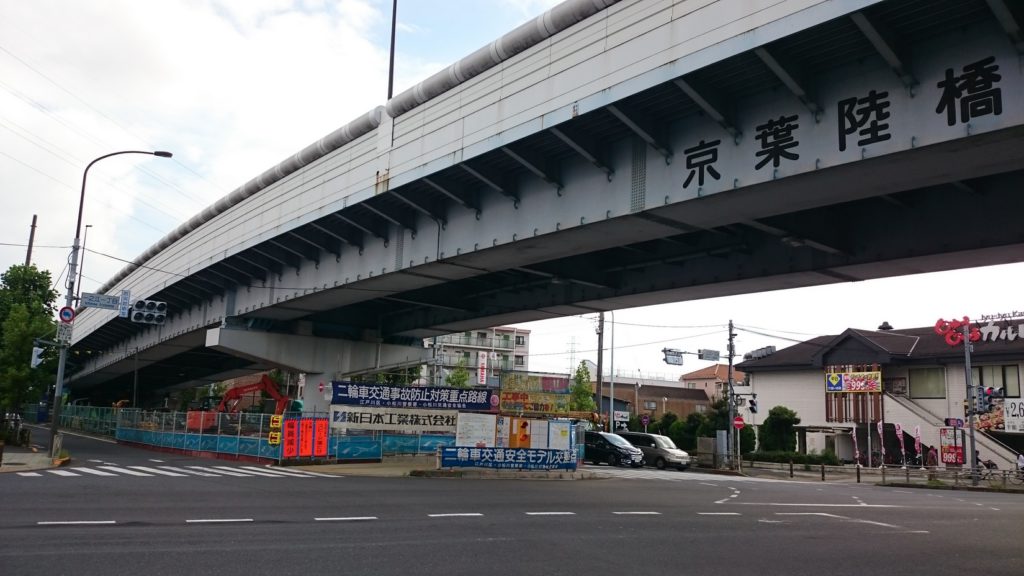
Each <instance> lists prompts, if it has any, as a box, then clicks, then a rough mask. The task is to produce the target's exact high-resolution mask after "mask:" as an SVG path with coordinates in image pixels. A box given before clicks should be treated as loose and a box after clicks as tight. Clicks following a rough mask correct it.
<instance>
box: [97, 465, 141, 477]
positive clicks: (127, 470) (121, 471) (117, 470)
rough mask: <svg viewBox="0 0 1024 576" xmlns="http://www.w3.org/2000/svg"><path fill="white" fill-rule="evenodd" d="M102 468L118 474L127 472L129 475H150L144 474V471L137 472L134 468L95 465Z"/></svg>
mask: <svg viewBox="0 0 1024 576" xmlns="http://www.w3.org/2000/svg"><path fill="white" fill-rule="evenodd" d="M97 468H102V469H104V470H110V471H111V472H117V473H119V474H128V475H129V476H152V474H146V473H145V472H138V471H136V470H129V469H127V468H120V467H117V466H97Z"/></svg>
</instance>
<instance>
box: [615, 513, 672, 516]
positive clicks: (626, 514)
mask: <svg viewBox="0 0 1024 576" xmlns="http://www.w3.org/2000/svg"><path fill="white" fill-rule="evenodd" d="M612 514H618V515H619V516H661V512H612Z"/></svg>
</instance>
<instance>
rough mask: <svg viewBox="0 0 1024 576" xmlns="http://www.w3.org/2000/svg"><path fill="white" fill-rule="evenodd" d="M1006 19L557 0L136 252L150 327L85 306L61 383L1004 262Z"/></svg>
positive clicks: (1014, 33) (339, 369)
mask: <svg viewBox="0 0 1024 576" xmlns="http://www.w3.org/2000/svg"><path fill="white" fill-rule="evenodd" d="M1020 8H1021V7H1020V6H1018V5H1016V3H1012V2H1005V1H1003V0H987V1H985V0H942V1H932V0H904V1H899V2H880V1H873V0H845V1H821V0H775V1H770V0H763V1H757V2H730V1H718V2H713V1H699V0H686V1H683V0H677V1H672V0H643V1H638V0H623V1H616V0H568V1H567V2H564V3H563V4H561V5H559V6H557V7H555V8H554V9H552V10H551V11H549V12H547V13H546V14H544V15H542V16H540V17H538V18H537V19H536V20H534V21H531V22H528V23H527V24H524V25H523V26H521V27H519V28H517V29H516V30H514V31H512V32H510V33H509V34H507V35H505V36H503V37H502V38H500V39H498V40H496V41H495V42H493V43H492V44H490V45H488V46H485V47H483V48H481V49H480V50H478V51H477V52H475V53H473V54H471V55H470V56H468V57H466V58H464V59H463V60H461V61H459V62H457V63H455V64H453V65H452V66H450V67H449V68H447V69H446V70H443V71H441V72H439V73H438V74H436V75H434V76H432V77H431V78H428V79H427V80H425V81H423V82H422V83H421V84H419V85H417V86H415V87H414V88H412V89H410V90H408V91H406V92H404V93H402V94H399V95H398V96H396V97H395V98H393V99H392V100H390V101H389V102H387V104H386V106H383V107H378V108H376V109H374V110H371V111H370V112H368V113H366V114H364V115H362V116H360V117H359V118H357V119H356V120H354V121H353V122H351V123H349V124H348V125H346V126H343V127H341V128H340V129H338V130H336V131H334V132H332V133H330V134H329V135H327V136H325V137H324V138H323V139H321V140H319V141H318V142H315V143H313V144H312V145H310V146H308V147H306V148H305V149H303V150H301V151H299V152H297V153H296V154H295V155H294V156H292V157H291V158H289V159H287V160H285V161H283V162H281V163H280V164H278V165H276V166H274V167H272V168H270V169H269V170H267V171H265V172H264V173H262V174H261V175H259V176H258V177H256V178H254V179H253V180H251V181H249V182H247V183H246V184H245V185H243V186H241V187H240V188H238V189H237V190H235V191H234V192H233V193H231V194H230V195H229V196H227V197H225V198H223V199H221V200H220V201H218V202H217V203H216V204H214V205H213V206H211V207H209V208H208V209H207V210H205V211H204V212H202V213H201V214H199V215H197V216H195V217H194V218H192V219H191V220H190V221H188V222H186V223H184V224H182V225H181V226H180V227H179V228H178V229H177V230H175V231H173V232H172V233H170V234H169V235H168V236H167V237H165V238H164V239H163V240H161V241H160V242H159V243H158V244H156V245H154V246H153V247H151V248H150V249H149V250H147V251H146V252H145V253H143V254H142V255H140V256H139V257H138V258H137V259H136V260H135V261H134V262H133V264H131V265H129V266H127V267H126V268H125V269H124V270H122V271H121V272H120V273H119V274H118V275H116V276H115V277H114V278H112V279H110V280H109V281H108V282H107V283H106V284H105V285H104V286H103V287H102V288H101V290H100V291H101V292H105V293H109V294H117V293H119V292H120V291H121V290H122V289H129V290H131V293H132V295H133V298H148V299H153V300H162V301H166V302H167V303H168V305H169V310H170V314H169V317H168V321H167V322H166V324H164V325H162V326H148V325H142V324H133V323H131V322H129V321H127V320H125V319H121V318H118V317H116V315H115V313H113V312H110V311H104V310H94V309H87V310H84V311H83V312H82V313H81V314H80V315H79V318H78V319H77V320H76V321H75V329H74V340H73V347H74V348H73V349H74V350H76V351H78V352H79V356H78V358H84V359H85V360H83V361H81V362H80V364H79V366H78V370H77V372H75V373H74V374H73V375H72V377H71V379H70V387H71V389H72V390H73V391H74V393H75V394H76V395H86V394H91V395H93V397H97V396H102V395H103V394H117V393H119V392H117V391H119V390H122V391H123V390H125V389H130V387H131V381H132V377H133V371H134V369H135V367H136V361H137V362H138V364H137V366H138V371H139V382H140V384H141V385H142V386H144V387H145V389H146V390H156V389H163V388H167V387H174V386H185V385H196V384H201V383H204V382H208V381H214V380H219V379H223V378H227V377H231V376H236V375H241V374H245V373H250V372H252V371H257V370H264V369H268V368H271V367H281V368H285V369H289V370H294V371H298V372H304V373H308V374H310V375H311V377H312V378H314V379H321V380H325V379H330V378H333V377H339V376H346V375H352V374H358V373H365V372H368V371H373V370H380V369H385V368H387V367H390V366H396V365H403V364H410V363H416V362H419V361H421V360H423V359H424V358H426V356H427V354H428V351H427V350H425V349H424V348H423V344H422V342H423V339H424V338H429V337H431V336H435V335H442V334H448V333H452V332H458V331H463V330H468V329H473V328H478V327H481V326H490V325H497V324H507V323H512V322H523V321H531V320H539V319H545V318H554V317H560V316H566V315H576V314H581V313H588V312H595V311H600V310H612V309H617V308H624V307H632V306H642V305H650V304H657V303H665V302H676V301H683V300H696V299H701V298H707V297H712V296H722V295H729V294H739V293H750V292H760V291H767V290H776V289H783V288H794V287H801V286H812V285H817V284H824V283H833V282H851V281H859V280H867V279H872V278H880V277H887V276H895V275H903V274H914V273H920V272H928V271H936V270H945V269H953V268H961V267H971V266H981V265H990V264H997V263H1007V262H1019V261H1021V260H1024V226H1022V225H1021V216H1020V215H1021V213H1022V211H1021V208H1022V206H1024V200H1022V196H1021V190H1022V183H1024V99H1022V98H1021V97H1020V95H1021V94H1022V93H1024V73H1022V66H1021V55H1022V51H1024V37H1022V34H1021V23H1022V22H1024V18H1022V17H1021V10H1020ZM894 297H897V298H898V297H901V296H900V295H894ZM794 313H797V314H798V313H799V311H794ZM313 396H314V397H310V398H308V399H307V400H308V402H310V405H311V406H314V407H315V406H316V405H317V403H318V402H319V403H322V402H323V399H322V397H320V398H319V399H317V398H316V397H315V396H316V395H315V394H314V395H313Z"/></svg>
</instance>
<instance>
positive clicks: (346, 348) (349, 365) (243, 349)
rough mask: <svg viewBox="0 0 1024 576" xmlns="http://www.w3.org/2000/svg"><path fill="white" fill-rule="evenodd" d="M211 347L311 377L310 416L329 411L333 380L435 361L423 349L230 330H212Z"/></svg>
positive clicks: (308, 387)
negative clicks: (320, 384)
mask: <svg viewBox="0 0 1024 576" xmlns="http://www.w3.org/2000/svg"><path fill="white" fill-rule="evenodd" d="M206 346H207V348H213V349H215V350H219V351H221V352H224V353H226V354H231V355H232V356H238V357H241V358H249V359H252V360H253V361H256V362H260V363H267V364H272V365H275V366H279V367H280V368H282V369H285V370H290V371H293V372H299V373H303V374H306V386H305V390H304V393H303V395H302V396H303V397H302V398H301V400H302V401H303V403H304V405H305V409H306V410H317V411H327V410H328V409H329V406H330V395H329V392H330V382H331V380H332V379H337V378H344V377H345V376H346V375H350V374H358V373H363V372H367V371H372V370H379V369H386V368H391V367H399V366H410V365H415V364H421V363H427V362H428V361H429V360H430V357H429V355H430V350H428V349H426V348H423V347H421V346H402V345H398V344H383V343H377V342H363V341H356V340H341V339H335V338H321V337H318V336H300V335H295V334H276V333H269V332H257V331H252V330H236V329H231V328H212V329H210V330H207V331H206ZM321 381H322V382H323V383H324V392H323V393H321V392H320V388H319V383H320V382H321ZM325 394H326V395H327V396H326V397H325Z"/></svg>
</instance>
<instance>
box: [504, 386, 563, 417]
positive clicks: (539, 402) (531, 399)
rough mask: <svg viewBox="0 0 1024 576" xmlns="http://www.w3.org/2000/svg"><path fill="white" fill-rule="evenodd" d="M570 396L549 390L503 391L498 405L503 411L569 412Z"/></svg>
mask: <svg viewBox="0 0 1024 576" xmlns="http://www.w3.org/2000/svg"><path fill="white" fill-rule="evenodd" d="M569 401H570V397H569V395H567V394H551V393H549V392H517V391H506V390H502V391H501V400H500V402H499V403H498V407H499V409H500V410H501V411H502V412H512V413H520V414H521V413H525V412H530V413H535V414H568V413H569Z"/></svg>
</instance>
